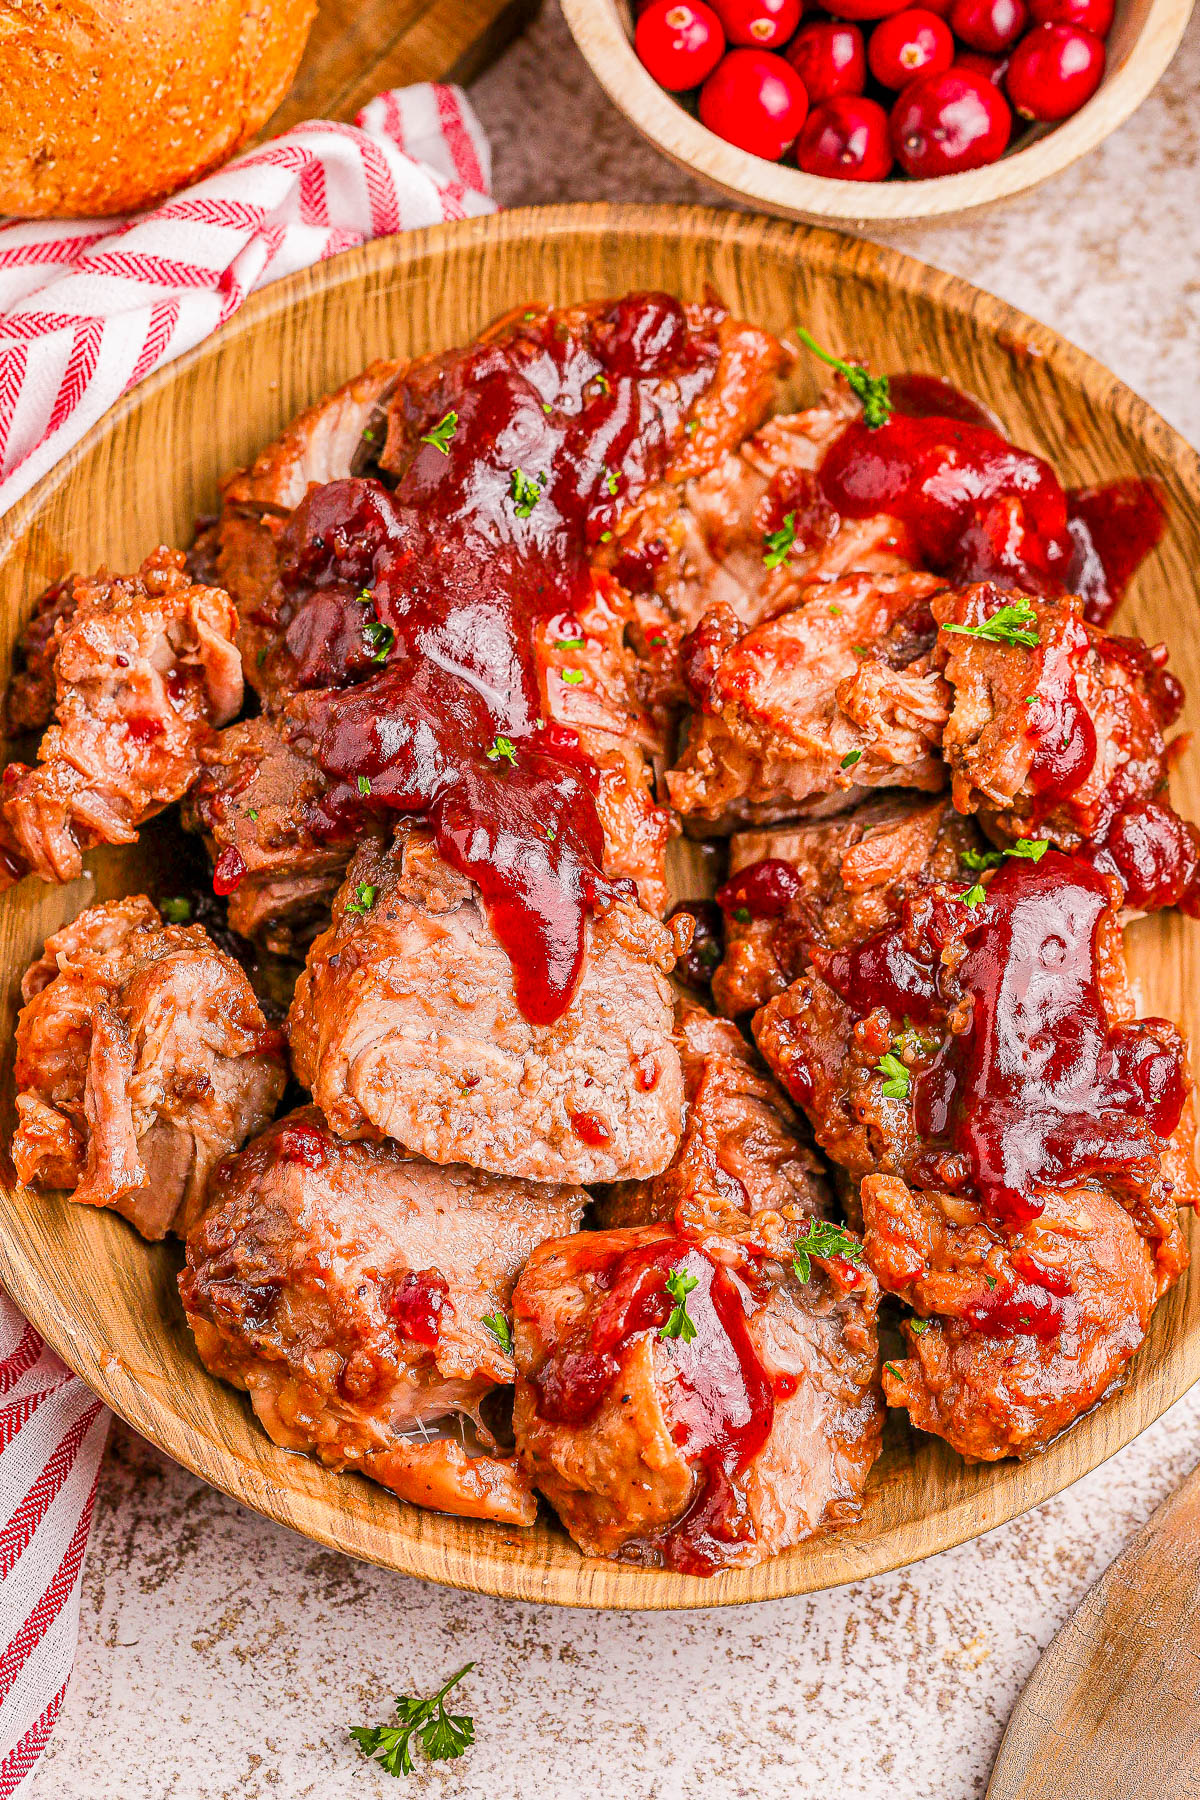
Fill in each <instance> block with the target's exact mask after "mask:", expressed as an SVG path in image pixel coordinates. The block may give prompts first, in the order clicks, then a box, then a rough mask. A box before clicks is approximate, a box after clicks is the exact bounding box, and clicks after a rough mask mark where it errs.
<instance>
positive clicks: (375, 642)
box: [363, 619, 396, 663]
mask: <svg viewBox="0 0 1200 1800" xmlns="http://www.w3.org/2000/svg"><path fill="white" fill-rule="evenodd" d="M363 636H364V637H365V638H366V640H367V643H368V644H369V646H370V648H371V652H372V655H371V661H372V662H377V663H381V662H386V661H387V659H388V654H389V652H390V650H391V648H392V645H393V644H394V643H395V642H396V634H395V632H394V631H393V630H392V628H391V626H390V625H381V624H380V622H379V620H378V619H372V620H371V622H370V624H369V625H364V626H363Z"/></svg>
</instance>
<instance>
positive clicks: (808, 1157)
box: [596, 1000, 831, 1255]
mask: <svg viewBox="0 0 1200 1800" xmlns="http://www.w3.org/2000/svg"><path fill="white" fill-rule="evenodd" d="M675 1041H676V1043H677V1044H678V1046H679V1055H680V1061H681V1063H682V1066H683V1079H684V1091H685V1095H686V1102H687V1105H686V1112H685V1116H684V1128H683V1137H682V1139H681V1140H680V1144H679V1149H678V1150H677V1151H676V1153H675V1158H674V1161H673V1162H672V1163H671V1166H670V1168H668V1169H666V1170H664V1172H663V1173H662V1174H661V1175H657V1176H654V1177H652V1178H651V1179H650V1180H648V1181H634V1182H620V1183H617V1184H616V1185H614V1186H613V1187H611V1188H609V1189H608V1190H607V1191H606V1192H605V1193H604V1195H603V1196H602V1197H601V1198H600V1199H599V1200H598V1201H597V1207H596V1213H597V1218H598V1220H599V1222H600V1223H601V1224H602V1225H605V1226H612V1227H622V1226H632V1225H652V1224H671V1225H673V1226H674V1228H675V1229H676V1230H677V1231H679V1232H681V1233H683V1234H684V1235H685V1236H693V1237H700V1236H703V1235H704V1234H705V1233H706V1232H708V1231H725V1232H731V1233H734V1232H737V1233H741V1234H743V1235H745V1236H746V1237H748V1238H752V1239H753V1240H754V1241H755V1242H756V1243H758V1244H760V1245H762V1246H763V1247H766V1248H770V1249H772V1250H774V1252H775V1253H776V1254H779V1255H782V1254H786V1250H787V1244H788V1242H789V1241H790V1240H791V1239H792V1238H794V1237H795V1236H796V1235H797V1234H798V1233H800V1232H802V1231H803V1229H804V1225H805V1221H806V1220H808V1219H810V1218H820V1217H825V1216H827V1215H828V1214H829V1212H830V1210H831V1208H830V1193H829V1183H828V1179H827V1177H826V1175H825V1171H824V1166H823V1165H822V1164H821V1162H820V1160H819V1159H818V1157H817V1156H816V1155H815V1154H814V1152H813V1150H812V1148H811V1144H810V1142H809V1141H808V1133H807V1128H806V1127H805V1125H804V1123H803V1121H802V1120H801V1119H800V1118H799V1117H798V1116H797V1114H796V1112H795V1111H794V1109H793V1107H792V1106H791V1103H790V1102H789V1101H788V1099H787V1097H786V1095H785V1094H784V1093H783V1091H782V1089H781V1088H780V1087H779V1086H778V1085H777V1083H776V1082H774V1081H773V1080H772V1079H771V1077H770V1076H769V1075H768V1074H767V1073H766V1071H765V1069H764V1068H763V1065H762V1063H761V1061H760V1060H759V1058H758V1057H757V1056H756V1055H755V1053H754V1051H753V1050H752V1049H751V1047H750V1046H749V1045H748V1044H747V1043H746V1040H745V1038H744V1037H743V1036H742V1034H741V1032H740V1031H739V1030H738V1028H737V1026H736V1025H733V1024H731V1023H730V1021H729V1020H728V1019H718V1018H714V1016H713V1015H712V1013H710V1012H707V1011H706V1010H705V1009H704V1007H702V1006H698V1005H697V1004H696V1003H695V1002H694V1001H692V1000H680V1001H679V1003H678V1005H677V1007H676V1014H675Z"/></svg>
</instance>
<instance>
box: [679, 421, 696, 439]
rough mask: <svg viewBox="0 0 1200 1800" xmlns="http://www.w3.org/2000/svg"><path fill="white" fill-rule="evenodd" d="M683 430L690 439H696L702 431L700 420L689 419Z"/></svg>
mask: <svg viewBox="0 0 1200 1800" xmlns="http://www.w3.org/2000/svg"><path fill="white" fill-rule="evenodd" d="M683 429H684V430H685V431H686V432H687V435H688V436H689V437H695V435H696V433H697V432H698V431H699V429H700V421H699V419H689V420H688V422H687V424H686V425H685V426H684V428H683Z"/></svg>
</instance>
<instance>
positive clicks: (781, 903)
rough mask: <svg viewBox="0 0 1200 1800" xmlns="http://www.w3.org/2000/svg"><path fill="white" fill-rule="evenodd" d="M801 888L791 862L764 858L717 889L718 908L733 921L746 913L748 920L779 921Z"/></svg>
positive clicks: (800, 881)
mask: <svg viewBox="0 0 1200 1800" xmlns="http://www.w3.org/2000/svg"><path fill="white" fill-rule="evenodd" d="M803 886H804V883H803V881H802V880H801V878H800V874H799V871H798V870H797V868H796V866H795V864H794V863H790V862H784V860H783V858H782V857H779V856H764V857H762V858H761V859H760V860H759V861H758V862H755V863H749V864H747V866H746V867H745V868H744V869H739V870H738V872H737V874H736V875H731V876H730V878H729V880H728V881H727V882H726V883H725V885H724V887H721V888H718V889H717V905H718V906H719V907H720V908H721V911H722V912H723V913H725V914H726V915H727V916H732V917H733V918H737V917H738V915H739V913H745V914H746V915H747V916H748V917H749V918H751V919H781V918H782V917H783V915H784V914H785V913H786V912H787V910H788V907H789V906H790V905H791V903H792V901H793V900H795V899H796V898H797V897H798V896H799V894H800V892H801V890H802V889H803Z"/></svg>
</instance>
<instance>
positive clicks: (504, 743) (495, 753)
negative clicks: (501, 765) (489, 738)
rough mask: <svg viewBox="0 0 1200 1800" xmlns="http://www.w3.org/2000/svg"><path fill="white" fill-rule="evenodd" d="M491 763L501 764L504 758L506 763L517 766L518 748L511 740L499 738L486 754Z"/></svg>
mask: <svg viewBox="0 0 1200 1800" xmlns="http://www.w3.org/2000/svg"><path fill="white" fill-rule="evenodd" d="M485 754H486V755H487V759H488V761H489V762H499V761H500V758H501V757H504V759H505V761H506V762H510V763H513V764H515V763H516V760H517V751H516V746H515V745H514V743H513V741H512V739H511V738H506V737H498V738H497V739H496V741H495V743H494V744H493V745H492V747H491V749H490V750H488V751H487V752H486V753H485Z"/></svg>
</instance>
